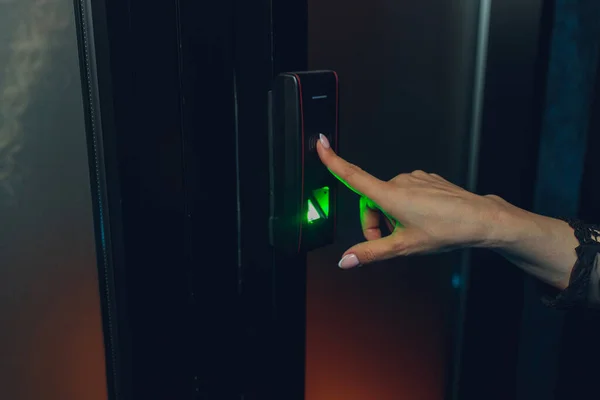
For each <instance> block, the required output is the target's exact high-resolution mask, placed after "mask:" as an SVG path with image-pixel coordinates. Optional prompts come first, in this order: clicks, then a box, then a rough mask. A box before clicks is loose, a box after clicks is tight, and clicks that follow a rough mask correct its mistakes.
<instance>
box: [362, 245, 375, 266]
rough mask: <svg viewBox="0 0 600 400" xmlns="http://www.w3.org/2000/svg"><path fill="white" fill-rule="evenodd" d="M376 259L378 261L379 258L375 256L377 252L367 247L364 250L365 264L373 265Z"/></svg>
mask: <svg viewBox="0 0 600 400" xmlns="http://www.w3.org/2000/svg"><path fill="white" fill-rule="evenodd" d="M376 259H377V257H376V256H375V252H374V251H373V249H371V248H369V247H367V248H366V249H364V251H363V263H372V262H373V261H375V260H376Z"/></svg>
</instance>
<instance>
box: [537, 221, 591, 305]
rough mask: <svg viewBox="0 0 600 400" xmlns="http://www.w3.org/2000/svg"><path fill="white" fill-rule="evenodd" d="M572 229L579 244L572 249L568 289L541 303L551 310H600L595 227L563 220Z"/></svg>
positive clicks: (546, 298) (547, 297)
mask: <svg viewBox="0 0 600 400" xmlns="http://www.w3.org/2000/svg"><path fill="white" fill-rule="evenodd" d="M564 220H565V221H566V222H568V223H569V225H570V226H571V227H572V228H573V230H574V234H575V237H576V238H577V240H578V241H579V243H580V245H579V246H578V247H577V249H575V251H576V252H577V261H576V262H575V265H574V266H573V270H572V272H571V277H570V279H569V286H568V287H567V288H566V289H565V290H563V291H562V292H560V293H558V295H556V296H550V295H547V296H544V297H543V298H542V300H543V301H544V303H545V304H546V305H547V306H549V307H552V308H556V309H560V310H569V309H573V308H588V309H589V308H591V309H600V261H599V260H600V257H599V254H600V243H598V242H597V240H598V226H595V225H588V224H584V223H582V222H581V221H576V220H568V219H564Z"/></svg>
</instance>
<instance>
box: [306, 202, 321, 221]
mask: <svg viewBox="0 0 600 400" xmlns="http://www.w3.org/2000/svg"><path fill="white" fill-rule="evenodd" d="M306 219H307V220H308V222H313V221H316V220H318V219H321V216H320V215H319V212H318V211H317V209H316V208H315V206H314V204H313V202H312V201H310V200H308V212H307V213H306Z"/></svg>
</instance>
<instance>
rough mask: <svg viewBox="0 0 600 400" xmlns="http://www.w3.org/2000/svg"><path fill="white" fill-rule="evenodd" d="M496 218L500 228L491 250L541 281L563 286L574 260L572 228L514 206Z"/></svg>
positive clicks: (559, 221)
mask: <svg viewBox="0 0 600 400" xmlns="http://www.w3.org/2000/svg"><path fill="white" fill-rule="evenodd" d="M499 220H500V221H501V222H500V224H501V227H502V228H501V229H499V230H498V235H497V239H496V240H495V241H494V245H493V246H492V247H493V249H494V250H495V251H497V252H498V253H500V254H501V255H503V256H504V257H505V258H507V259H508V260H509V261H511V262H512V263H514V264H515V265H517V266H518V267H520V268H522V269H523V270H524V271H525V272H527V273H529V274H531V275H533V276H534V277H536V278H538V279H540V280H541V281H543V282H545V283H547V284H550V285H552V286H554V287H556V288H557V289H560V290H563V289H565V288H566V287H567V286H568V284H569V277H570V275H571V271H572V269H573V266H574V265H575V262H576V261H577V254H576V252H575V249H576V248H577V246H578V245H579V242H578V241H577V239H576V238H575V235H574V233H573V229H572V228H571V227H570V226H569V225H568V224H567V223H566V222H564V221H561V220H558V219H554V218H549V217H545V216H541V215H538V214H533V213H531V212H528V211H525V210H522V209H519V208H517V207H514V206H510V207H507V209H506V210H504V211H503V212H502V216H501V217H499Z"/></svg>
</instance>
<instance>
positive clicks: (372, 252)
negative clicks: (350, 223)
mask: <svg viewBox="0 0 600 400" xmlns="http://www.w3.org/2000/svg"><path fill="white" fill-rule="evenodd" d="M407 248H408V241H407V235H406V233H405V232H394V233H393V234H391V235H389V236H385V237H383V238H381V239H376V240H370V241H367V242H362V243H359V244H357V245H355V246H352V247H351V248H349V249H348V250H346V252H345V253H344V256H343V257H342V259H341V260H340V262H339V263H338V266H339V267H340V268H341V269H351V268H355V267H358V266H361V265H366V264H371V263H373V262H376V261H383V260H388V259H390V258H394V257H397V256H402V255H406V254H407Z"/></svg>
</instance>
